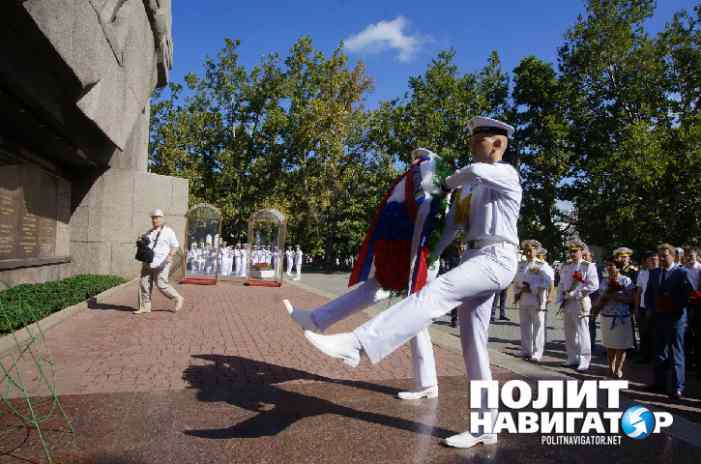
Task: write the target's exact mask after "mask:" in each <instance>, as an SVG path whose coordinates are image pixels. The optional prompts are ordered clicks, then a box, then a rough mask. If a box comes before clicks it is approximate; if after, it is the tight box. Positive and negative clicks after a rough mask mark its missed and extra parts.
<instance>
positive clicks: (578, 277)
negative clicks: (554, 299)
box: [557, 271, 584, 316]
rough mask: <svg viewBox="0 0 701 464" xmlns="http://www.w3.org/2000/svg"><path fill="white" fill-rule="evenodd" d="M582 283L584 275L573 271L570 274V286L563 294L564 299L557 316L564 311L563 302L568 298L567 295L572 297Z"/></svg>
mask: <svg viewBox="0 0 701 464" xmlns="http://www.w3.org/2000/svg"><path fill="white" fill-rule="evenodd" d="M583 283H584V274H582V272H581V271H574V272H573V273H572V284H571V285H570V288H569V289H568V290H567V292H565V297H566V298H563V301H562V304H561V305H560V309H558V310H557V315H558V316H559V315H561V314H562V313H563V312H564V310H565V300H566V299H567V298H570V296H569V295H573V294H575V293H576V292H577V290H579V287H581V285H582V284H583Z"/></svg>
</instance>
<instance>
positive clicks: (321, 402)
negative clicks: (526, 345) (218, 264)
mask: <svg viewBox="0 0 701 464" xmlns="http://www.w3.org/2000/svg"><path fill="white" fill-rule="evenodd" d="M346 278H347V276H345V275H339V274H333V275H322V274H319V275H312V274H307V275H303V278H302V281H301V282H299V285H290V284H286V285H285V286H284V287H283V288H281V289H270V288H246V287H243V286H241V285H240V283H220V284H219V285H217V286H215V287H207V286H203V287H198V286H185V287H181V291H182V293H183V294H184V295H185V296H186V297H187V299H188V302H187V304H186V306H185V309H184V310H183V311H182V312H179V313H177V314H176V313H172V312H170V311H169V308H170V305H169V303H168V302H167V301H165V300H163V299H160V298H158V299H156V300H155V302H154V309H155V311H154V312H153V313H151V314H148V315H144V316H135V315H132V314H130V312H129V310H130V308H132V307H133V306H134V304H135V301H133V300H134V299H135V289H134V288H126V289H125V290H124V291H122V292H119V293H117V294H114V295H111V296H110V297H109V298H107V299H106V301H99V302H97V304H95V305H93V309H91V310H89V311H86V312H84V313H81V314H79V315H77V316H75V317H73V318H71V319H69V320H67V321H65V322H63V323H62V324H61V325H59V326H57V327H55V328H53V329H51V330H50V331H49V333H48V338H47V344H48V346H49V348H50V349H51V351H52V352H53V354H54V359H55V370H56V384H57V387H58V390H59V392H60V393H62V394H63V396H62V402H63V404H64V407H65V409H66V411H67V413H68V415H69V417H71V418H72V419H73V422H74V426H75V429H76V433H75V434H74V435H71V434H66V433H63V432H61V431H60V423H58V422H50V423H48V424H45V426H44V427H45V432H46V436H47V438H48V441H49V443H50V444H51V446H52V450H53V453H54V457H55V458H57V459H56V460H57V461H58V462H81V463H82V462H85V463H88V462H89V463H111V464H117V463H164V462H165V463H168V462H173V463H199V462H222V463H232V462H235V463H261V462H270V463H273V462H274V463H277V462H294V463H297V462H299V463H307V462H315V463H316V462H319V463H325V462H328V463H340V462H344V463H345V462H363V463H368V462H372V463H376V462H379V463H401V462H431V463H433V462H439V463H442V462H445V463H453V462H456V463H457V462H509V463H513V462H582V463H585V462H586V463H590V462H591V460H592V459H596V458H597V457H602V456H605V457H607V458H608V459H611V460H612V462H631V463H632V462H635V463H640V462H675V463H686V462H689V463H698V462H701V450H700V449H699V448H698V447H697V446H698V443H697V440H698V437H699V436H701V434H699V433H698V432H699V431H698V429H697V428H694V427H695V426H696V425H695V424H694V423H693V422H692V421H693V420H698V419H697V418H698V415H697V405H698V403H697V402H696V403H694V402H693V401H694V400H688V401H689V403H688V404H686V403H685V404H684V405H680V406H677V405H673V406H668V405H665V404H666V403H665V402H666V400H665V399H664V398H657V399H656V398H652V397H647V396H643V395H644V394H643V393H638V395H639V396H640V397H641V398H635V399H636V400H638V399H644V400H653V403H654V402H658V403H660V405H665V407H673V408H674V411H675V414H677V415H678V418H677V417H676V416H675V424H674V427H676V428H677V430H675V431H674V433H671V434H660V435H653V436H651V437H650V438H648V439H646V440H643V441H634V440H631V439H628V438H626V437H623V440H622V442H621V444H620V445H618V446H606V447H597V446H549V445H542V444H541V436H540V435H538V434H511V435H510V434H501V435H500V441H499V443H498V445H496V446H480V447H478V448H476V449H472V450H454V449H450V448H446V447H444V446H442V445H441V444H440V441H441V439H442V438H445V437H447V436H449V435H451V434H454V433H458V432H461V431H463V430H464V429H466V427H467V419H466V418H467V414H468V411H469V408H468V402H467V395H466V391H467V386H466V380H465V377H464V368H463V364H462V357H461V355H460V352H459V340H458V338H457V336H456V334H457V331H456V329H453V328H451V327H449V326H448V325H447V321H448V319H445V320H442V321H438V323H437V324H434V325H433V328H432V332H433V339H434V342H435V344H436V356H437V364H438V374H439V384H440V395H439V398H438V399H435V400H425V401H418V402H401V401H399V400H397V399H395V395H396V393H397V392H398V391H399V390H401V389H406V388H410V387H411V386H412V381H411V369H410V366H411V359H410V354H409V351H408V349H406V348H403V349H401V350H399V351H398V352H397V353H395V354H393V355H392V356H390V357H389V358H387V359H386V360H385V361H383V362H382V363H380V364H378V365H377V366H371V365H370V364H369V363H367V361H364V362H363V363H361V366H360V367H359V368H357V369H350V368H348V367H346V366H345V365H343V364H342V363H340V362H336V361H334V360H331V359H328V358H326V357H324V356H322V355H320V354H319V353H317V352H315V351H314V350H313V349H312V348H311V347H310V346H309V345H308V344H307V343H306V341H305V340H304V338H303V337H302V334H301V331H299V330H298V329H297V328H296V327H295V326H294V325H293V324H292V323H291V322H290V320H289V318H288V316H287V314H286V313H285V312H284V309H283V308H282V305H281V304H280V300H281V299H282V298H290V299H292V301H293V302H295V303H296V304H298V305H299V306H303V307H313V306H316V305H318V304H320V303H322V302H323V301H325V296H326V297H329V296H332V295H334V294H338V293H340V292H342V291H345V281H346ZM381 306H382V307H380V308H373V309H372V310H371V311H369V312H370V313H373V312H376V311H378V310H381V309H382V308H383V307H386V305H381ZM367 316H368V315H367V314H358V315H355V316H353V317H351V318H349V319H348V320H346V321H344V322H342V323H340V324H338V327H334V330H335V331H343V330H349V329H351V328H353V327H355V326H357V325H358V324H360V323H362V322H363V321H364V320H366V319H367ZM509 316H510V317H511V318H512V321H513V322H517V319H516V318H517V314H516V311H509ZM551 323H553V324H554V325H555V326H557V325H558V324H560V325H561V323H560V322H558V321H557V320H555V321H551ZM517 330H518V328H517V326H514V325H510V324H494V325H493V326H492V328H491V331H492V333H491V335H492V338H493V341H492V342H491V348H492V349H493V350H492V353H491V356H492V362H493V364H494V365H495V367H494V369H493V370H494V374H495V376H496V378H497V379H498V380H499V381H501V382H505V381H507V380H512V379H523V380H525V381H527V382H529V383H530V384H532V385H533V384H534V382H535V381H536V380H537V379H538V378H546V377H548V378H562V376H563V375H565V374H566V375H570V374H571V372H569V371H567V370H565V369H560V368H557V367H555V364H556V363H557V362H559V360H560V357H561V356H562V351H561V349H560V345H559V344H558V343H559V341H560V339H559V338H558V337H559V336H558V331H557V330H554V331H553V333H552V334H551V336H550V346H549V350H548V357H547V358H546V360H545V362H544V363H543V364H542V365H537V366H536V365H533V364H531V363H528V362H525V361H523V360H520V359H518V358H516V357H514V356H513V353H514V349H517V345H515V344H514V340H515V335H516V334H517V333H518V332H517ZM551 364H552V366H551ZM22 368H23V369H28V366H23V367H22ZM594 373H596V371H594ZM581 377H584V376H581ZM593 378H596V377H593ZM37 388H38V386H37ZM37 391H38V392H40V391H39V390H37ZM629 399H630V396H629ZM681 414H684V416H685V417H686V418H685V417H683V416H682V415H681ZM0 423H1V424H3V425H13V424H16V423H17V422H16V421H14V420H13V419H11V418H10V416H8V415H4V416H0ZM679 424H681V425H679ZM695 440H696V441H695ZM5 462H8V463H10V462H11V463H20V462H42V461H41V454H40V448H39V445H38V442H37V437H36V434H35V433H29V434H26V433H23V432H21V431H17V432H14V433H10V434H6V435H3V439H2V443H1V444H0V463H5Z"/></svg>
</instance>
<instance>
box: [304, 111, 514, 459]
mask: <svg viewBox="0 0 701 464" xmlns="http://www.w3.org/2000/svg"><path fill="white" fill-rule="evenodd" d="M469 128H470V132H471V134H472V141H471V151H472V156H473V160H474V162H473V163H472V164H470V165H468V166H467V167H465V168H463V169H460V170H458V171H456V172H455V173H454V174H453V175H451V176H450V177H448V178H447V179H446V181H445V185H444V189H445V190H452V189H456V188H460V189H461V191H460V193H459V197H458V198H457V199H456V201H455V202H454V204H453V207H452V208H451V213H450V214H449V216H448V222H447V224H446V227H445V229H444V237H443V239H442V240H441V242H442V244H441V245H440V246H443V242H444V241H445V242H448V243H449V242H451V241H452V240H453V239H454V238H455V235H456V233H457V228H458V227H462V228H463V229H464V231H465V239H466V240H467V247H466V251H465V253H464V254H463V256H462V263H461V264H460V265H459V266H457V267H455V268H454V269H452V270H451V271H449V272H446V273H445V274H443V275H441V276H440V277H438V278H437V279H435V280H434V281H433V282H430V283H429V284H428V285H426V286H425V287H424V288H423V289H421V291H419V292H418V293H415V294H413V295H411V296H410V297H408V298H405V299H404V300H402V301H400V302H399V303H397V304H395V305H394V306H392V307H391V308H389V309H387V310H386V311H384V312H383V313H381V314H380V315H378V316H377V317H375V318H373V319H371V320H370V321H368V322H366V323H365V324H363V325H362V326H360V327H358V328H357V329H356V330H354V331H353V332H351V333H341V334H337V335H318V334H315V333H314V332H311V331H307V332H305V336H306V337H307V339H308V340H309V341H310V342H311V343H312V344H313V345H314V346H315V347H316V348H317V349H319V350H320V351H321V352H323V353H325V354H327V355H328V356H331V357H334V358H339V359H342V360H343V361H344V362H346V363H347V364H349V365H351V366H357V365H358V363H359V361H360V355H361V353H365V354H366V355H367V357H368V358H369V359H370V361H371V362H372V363H378V362H380V361H381V360H382V359H383V358H385V357H386V356H388V355H389V354H391V353H392V352H393V351H395V350H396V349H397V348H398V347H400V346H401V345H403V344H404V343H406V342H407V341H409V340H410V339H412V338H413V337H415V336H416V334H417V333H419V332H420V331H421V330H423V329H424V328H426V327H428V326H429V325H430V324H431V323H432V321H433V319H435V318H438V317H440V316H443V315H444V314H447V313H448V312H450V311H451V310H452V309H453V308H456V307H459V319H460V336H461V340H462V346H463V356H464V358H465V368H466V371H467V377H468V379H469V381H470V383H471V382H473V381H479V380H482V381H491V380H492V374H491V370H490V368H489V353H488V351H487V338H488V335H487V330H488V328H489V318H490V314H491V310H492V301H493V299H494V294H495V293H496V292H499V291H501V290H503V289H505V288H507V287H508V286H509V285H510V284H511V282H512V281H513V279H514V277H515V275H516V270H517V251H518V246H519V239H518V233H517V221H518V215H519V210H520V208H521V197H522V189H521V182H520V178H519V175H518V172H517V171H516V170H515V169H514V168H513V167H512V166H511V165H509V164H506V163H502V162H501V159H502V157H503V155H504V152H505V151H506V147H507V144H508V137H510V136H511V135H512V134H513V132H514V128H513V127H511V126H509V125H508V124H505V123H503V122H501V121H497V120H494V119H491V118H486V117H477V118H473V119H472V120H471V121H470V123H469ZM440 246H439V247H438V248H440ZM481 392H482V394H481V404H480V405H472V406H473V407H472V412H474V413H476V414H477V416H478V417H479V418H480V419H481V420H480V422H481V424H471V430H468V431H466V432H464V433H461V434H458V435H454V436H452V437H449V438H447V439H446V440H445V443H446V444H447V445H448V446H453V447H459V448H469V447H472V446H474V445H477V444H480V443H482V444H494V443H496V442H497V436H496V434H494V433H493V432H492V430H491V427H490V423H491V424H492V425H493V424H494V421H495V420H496V415H495V413H496V411H495V410H491V409H489V408H488V405H487V392H486V389H482V390H481Z"/></svg>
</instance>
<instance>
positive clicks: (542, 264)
mask: <svg viewBox="0 0 701 464" xmlns="http://www.w3.org/2000/svg"><path fill="white" fill-rule="evenodd" d="M521 249H522V250H523V252H524V255H525V257H526V259H525V261H521V263H520V264H519V267H518V271H517V273H516V279H515V280H514V292H515V299H516V300H517V301H518V304H519V312H520V313H519V314H520V320H521V356H522V357H524V358H528V359H530V360H531V361H535V362H540V361H541V359H542V358H543V351H544V350H545V313H546V311H547V305H548V297H549V292H550V291H551V289H552V286H553V283H554V281H555V271H554V270H553V268H552V267H551V266H550V265H549V264H548V263H547V262H546V261H545V254H546V253H547V252H546V251H545V249H544V248H543V247H542V245H541V244H540V243H539V242H538V241H536V240H525V241H524V242H523V243H522V244H521Z"/></svg>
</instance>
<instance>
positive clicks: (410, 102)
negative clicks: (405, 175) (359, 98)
mask: <svg viewBox="0 0 701 464" xmlns="http://www.w3.org/2000/svg"><path fill="white" fill-rule="evenodd" d="M454 58H455V51H454V50H447V51H442V52H440V53H439V54H438V56H437V57H436V58H435V59H434V60H433V61H432V62H431V63H430V64H429V66H428V68H427V69H426V71H425V72H424V74H422V75H420V76H414V77H411V78H410V79H409V90H408V91H407V92H406V93H405V94H404V96H403V97H402V98H399V99H395V100H391V101H387V102H382V103H381V104H380V107H379V108H378V109H377V110H375V111H373V112H371V114H370V115H369V122H368V125H369V128H368V140H369V142H370V145H371V147H373V149H374V150H376V151H377V152H378V153H380V154H383V155H389V156H392V157H394V159H395V161H399V162H402V163H409V162H410V159H409V157H410V154H411V151H412V150H413V149H415V148H417V147H425V148H428V149H431V150H434V151H435V152H436V153H438V154H440V155H441V156H443V157H444V159H446V160H447V161H449V162H456V163H458V164H461V165H463V164H466V163H467V162H468V161H469V151H470V139H469V133H468V130H467V122H468V121H469V120H470V119H472V118H473V117H474V116H477V115H493V116H496V117H501V116H502V115H503V114H504V112H505V110H506V108H507V103H508V78H507V76H506V74H505V73H504V72H503V71H502V70H501V64H500V61H499V57H498V55H497V53H496V52H492V54H491V55H490V56H489V59H488V62H487V65H486V66H485V67H484V68H483V69H482V70H480V71H479V72H477V73H465V74H462V75H461V74H460V73H459V72H458V67H457V66H456V65H455V63H454V62H453V60H454Z"/></svg>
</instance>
